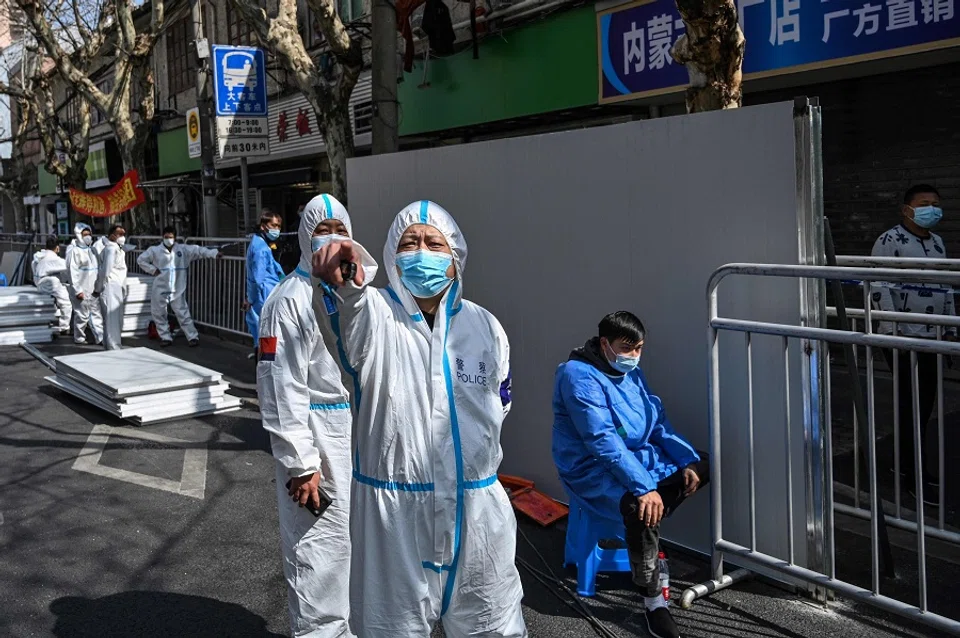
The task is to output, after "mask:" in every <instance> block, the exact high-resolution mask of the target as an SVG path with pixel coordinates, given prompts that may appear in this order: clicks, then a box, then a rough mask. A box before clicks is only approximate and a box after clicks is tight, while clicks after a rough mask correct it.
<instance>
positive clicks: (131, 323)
mask: <svg viewBox="0 0 960 638" xmlns="http://www.w3.org/2000/svg"><path fill="white" fill-rule="evenodd" d="M126 286H127V296H126V298H125V302H124V306H123V330H122V332H121V335H122V336H124V337H142V336H145V335H146V334H147V329H148V327H149V326H150V321H151V317H150V294H151V292H152V290H153V277H150V276H147V275H131V276H129V277H127V284H126Z"/></svg>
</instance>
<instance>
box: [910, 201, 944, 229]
mask: <svg viewBox="0 0 960 638" xmlns="http://www.w3.org/2000/svg"><path fill="white" fill-rule="evenodd" d="M941 217H943V209H942V208H939V207H937V206H917V207H916V208H914V209H913V223H914V224H916V225H917V226H919V227H920V228H933V227H934V226H936V225H937V224H938V223H939V222H940V218H941Z"/></svg>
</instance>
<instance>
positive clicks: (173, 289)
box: [137, 244, 220, 341]
mask: <svg viewBox="0 0 960 638" xmlns="http://www.w3.org/2000/svg"><path fill="white" fill-rule="evenodd" d="M219 254H220V251H219V250H217V249H216V248H203V247H202V246H192V245H187V244H174V245H173V247H172V248H167V247H166V246H164V245H163V244H158V245H156V246H151V247H150V248H148V249H146V250H145V251H143V252H142V253H141V254H140V256H139V257H138V258H137V265H138V266H140V268H141V269H142V270H143V271H144V272H145V273H147V274H148V275H156V277H154V279H153V293H152V294H153V296H152V297H151V299H150V314H152V315H153V323H154V324H155V325H156V326H157V333H158V334H159V335H160V339H161V340H163V341H170V340H172V339H173V337H171V336H170V322H168V321H167V305H169V306H170V308H172V309H173V312H174V314H175V315H176V316H177V321H178V322H179V323H180V327H181V328H182V329H183V333H184V335H186V337H187V339H188V340H189V341H193V340H194V339H197V338H198V337H199V336H200V335H199V333H197V327H196V326H195V325H194V324H193V318H192V317H191V316H190V307H189V306H188V305H187V297H186V292H187V272H188V270H189V268H190V264H192V263H193V262H195V261H197V260H198V259H213V258H215V257H216V256H217V255H219Z"/></svg>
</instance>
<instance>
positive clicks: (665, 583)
mask: <svg viewBox="0 0 960 638" xmlns="http://www.w3.org/2000/svg"><path fill="white" fill-rule="evenodd" d="M657 562H659V563H660V591H662V592H663V599H664V600H665V601H666V603H667V604H668V605H669V604H670V567H669V566H668V565H667V555H666V554H664V553H663V552H660V553H659V554H657Z"/></svg>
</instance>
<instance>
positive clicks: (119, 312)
mask: <svg viewBox="0 0 960 638" xmlns="http://www.w3.org/2000/svg"><path fill="white" fill-rule="evenodd" d="M125 243H127V232H126V231H125V230H124V229H123V226H121V225H119V224H114V225H112V226H111V227H110V229H109V230H108V231H107V244H106V246H105V247H104V249H103V252H101V253H100V266H99V267H100V270H99V271H98V272H97V283H96V284H94V287H93V296H94V297H96V298H98V299H99V300H100V310H101V312H102V313H103V347H104V348H106V349H107V350H119V349H120V347H121V346H120V339H121V336H120V334H121V332H123V294H124V283H126V281H127V259H126V256H125V253H124V251H123V245H124V244H125Z"/></svg>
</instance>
